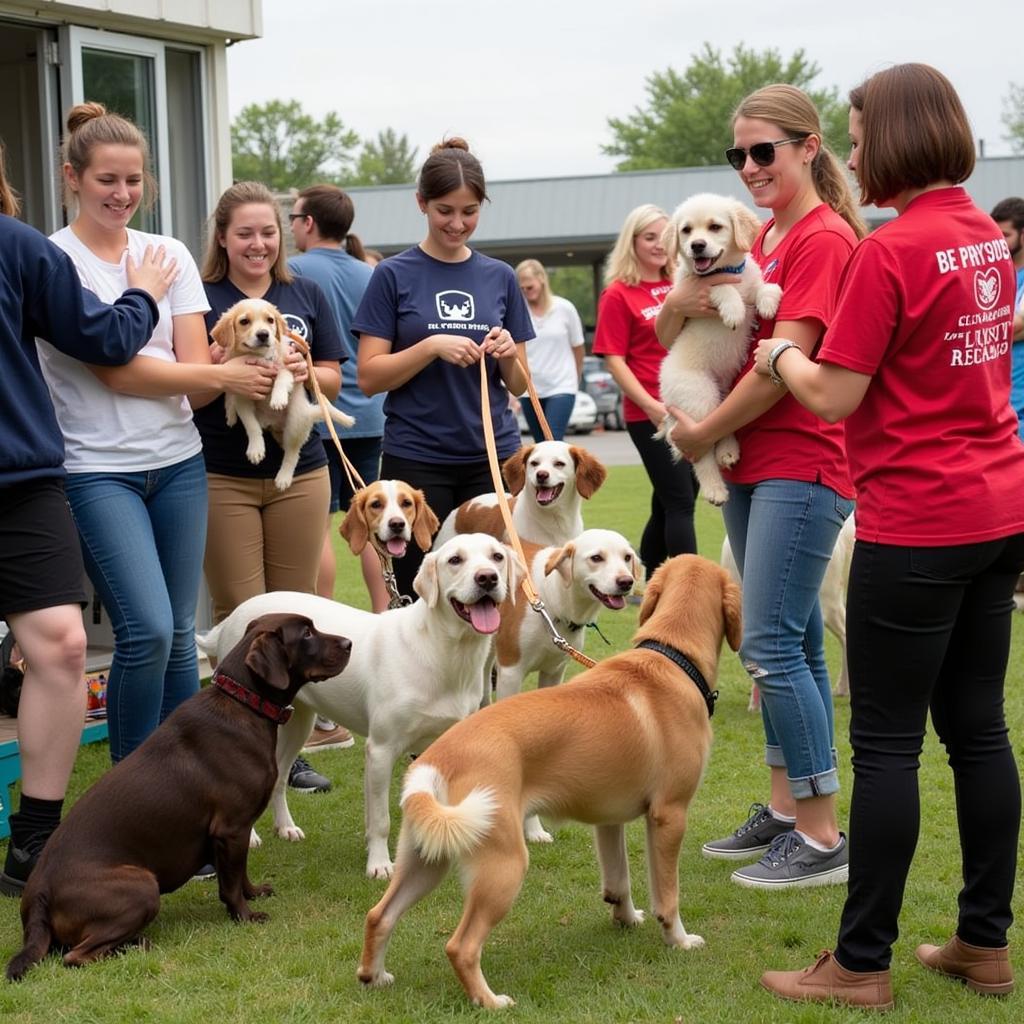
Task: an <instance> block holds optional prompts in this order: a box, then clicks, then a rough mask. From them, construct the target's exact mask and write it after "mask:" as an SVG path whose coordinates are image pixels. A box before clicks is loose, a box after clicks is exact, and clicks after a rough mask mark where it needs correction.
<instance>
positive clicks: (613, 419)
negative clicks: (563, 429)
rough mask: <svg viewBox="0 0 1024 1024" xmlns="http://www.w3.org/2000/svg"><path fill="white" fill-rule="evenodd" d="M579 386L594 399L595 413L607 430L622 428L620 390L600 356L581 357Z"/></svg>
mask: <svg viewBox="0 0 1024 1024" xmlns="http://www.w3.org/2000/svg"><path fill="white" fill-rule="evenodd" d="M580 387H581V388H582V389H583V390H584V391H585V392H586V393H587V394H588V395H590V397H591V398H593V400H594V404H595V405H596V406H597V414H598V416H599V417H600V418H601V421H602V422H603V423H604V425H605V427H606V428H607V429H608V430H624V429H625V427H626V420H625V417H624V416H623V415H622V391H621V390H619V385H618V384H616V383H615V378H614V377H613V376H612V375H611V374H610V373H609V372H608V371H607V370H606V369H605V368H604V360H602V359H601V357H600V356H584V357H583V373H582V381H581V384H580Z"/></svg>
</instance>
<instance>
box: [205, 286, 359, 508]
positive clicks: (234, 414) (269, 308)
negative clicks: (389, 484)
mask: <svg viewBox="0 0 1024 1024" xmlns="http://www.w3.org/2000/svg"><path fill="white" fill-rule="evenodd" d="M210 337H212V338H213V340H214V341H215V342H216V343H217V344H218V345H220V347H221V348H222V349H223V350H224V360H225V361H226V360H229V359H246V358H248V359H252V358H256V359H265V360H266V361H267V362H269V363H272V364H273V365H274V366H276V367H277V376H276V377H275V378H274V386H273V388H272V389H271V391H270V394H269V395H268V396H267V397H266V398H264V399H260V400H259V401H253V400H252V399H249V398H243V397H242V396H241V395H235V394H231V393H226V394H225V395H224V411H225V416H226V419H227V423H228V426H229V427H233V426H234V425H235V423H237V422H238V421H239V420H241V421H242V426H243V427H244V428H245V434H246V437H247V438H248V442H249V443H248V446H247V447H246V450H245V456H246V458H247V459H248V460H249V461H250V462H251V463H253V465H258V464H259V463H260V462H262V461H263V459H264V458H265V457H266V454H267V447H266V442H265V441H264V439H263V431H264V430H265V429H266V430H269V431H270V432H271V434H273V435H274V440H275V441H277V443H278V444H279V445H280V446H281V448H282V449H283V451H284V458H283V459H282V460H281V468H280V469H279V470H278V472H277V476H276V477H275V478H274V484H275V486H276V487H277V489H278V490H279V491H286V490H287V489H288V488H289V487H291V484H292V477H293V476H294V475H295V467H296V465H297V464H298V461H299V452H300V451H301V449H302V446H303V445H304V444H305V443H306V438H308V437H309V432H310V431H311V430H312V429H313V424H314V423H320V422H322V421H323V418H324V414H323V411H322V410H321V408H320V406H319V405H318V404H316V403H315V402H311V401H310V400H309V397H308V396H307V394H306V389H305V388H304V387H295V377H294V375H293V374H292V372H291V370H289V369H288V367H287V366H286V365H285V356H286V355H287V354H288V350H289V345H290V342H289V341H288V326H287V324H285V322H284V317H282V316H281V314H280V313H279V312H278V310H277V307H276V306H274V305H272V304H271V303H269V302H266V301H264V300H263V299H242V300H241V301H240V302H236V303H235V304H234V305H233V306H232V307H231V308H230V309H227V310H225V311H224V313H223V314H222V315H221V318H220V319H219V320H218V321H217V323H216V324H215V325H214V327H213V330H211V331H210ZM327 409H328V410H329V413H330V417H331V419H332V420H334V422H335V423H339V424H341V426H343V427H351V426H353V425H354V424H355V420H354V419H353V418H352V417H351V416H349V415H347V414H346V413H343V412H342V411H341V410H340V409H336V408H335V407H334V406H333V405H331V404H330V403H328V404H327Z"/></svg>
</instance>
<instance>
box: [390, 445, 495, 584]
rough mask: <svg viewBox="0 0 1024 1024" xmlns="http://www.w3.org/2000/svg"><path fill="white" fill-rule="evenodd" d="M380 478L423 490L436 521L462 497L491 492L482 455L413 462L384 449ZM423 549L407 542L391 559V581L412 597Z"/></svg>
mask: <svg viewBox="0 0 1024 1024" xmlns="http://www.w3.org/2000/svg"><path fill="white" fill-rule="evenodd" d="M380 478H381V479H382V480H404V481H405V482H406V483H407V484H410V485H412V486H413V487H418V488H419V489H420V490H421V491H423V493H424V495H425V496H426V499H427V504H428V505H429V506H430V507H431V509H432V510H433V512H434V515H435V516H437V518H438V520H439V521H440V522H442V523H443V522H444V520H445V516H447V515H448V513H449V512H451V511H452V509H454V508H458V506H459V505H461V504H462V503H463V502H464V501H469V499H470V498H477V497H479V496H480V495H481V494H491V493H493V492H494V481H493V480H492V479H491V469H490V466H489V464H488V462H487V460H486V459H484V460H483V461H482V462H458V463H455V462H415V461H413V460H412V459H402V458H399V457H398V456H397V455H388V453H387V452H385V453H384V454H383V455H382V456H381V459H380ZM423 555H424V552H422V551H420V549H419V547H418V546H417V545H416V543H415V542H414V543H412V544H410V545H409V548H408V550H407V551H406V553H405V557H404V558H396V559H395V561H394V568H395V582H396V583H397V584H398V590H399V592H400V593H402V594H408V595H409V597H412V598H415V597H416V591H414V590H413V588H412V581H413V580H414V579H415V578H416V573H417V572H419V568H420V565H421V564H422V562H423Z"/></svg>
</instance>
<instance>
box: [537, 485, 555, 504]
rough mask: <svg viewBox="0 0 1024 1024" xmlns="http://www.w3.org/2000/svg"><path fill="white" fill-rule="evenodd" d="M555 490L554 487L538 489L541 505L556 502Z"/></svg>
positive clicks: (538, 498)
mask: <svg viewBox="0 0 1024 1024" xmlns="http://www.w3.org/2000/svg"><path fill="white" fill-rule="evenodd" d="M554 498H555V489H554V487H538V488H537V500H538V501H539V502H541V503H543V502H546V501H554Z"/></svg>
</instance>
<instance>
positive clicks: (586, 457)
mask: <svg viewBox="0 0 1024 1024" xmlns="http://www.w3.org/2000/svg"><path fill="white" fill-rule="evenodd" d="M569 454H570V455H571V456H572V458H573V461H574V462H575V463H576V490H577V491H578V492H579V496H580V497H581V498H589V497H591V496H592V495H593V493H594V492H595V491H596V490H597V489H598V488H599V487H600V486H601V484H603V483H604V482H605V479H606V478H607V476H608V470H606V469H605V468H604V466H603V465H602V464H601V463H600V462H599V461H598V460H597V459H595V458H594V456H593V455H591V454H590V452H588V451H587V449H586V448H580V447H579V445H575V444H573V445H570V446H569Z"/></svg>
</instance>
